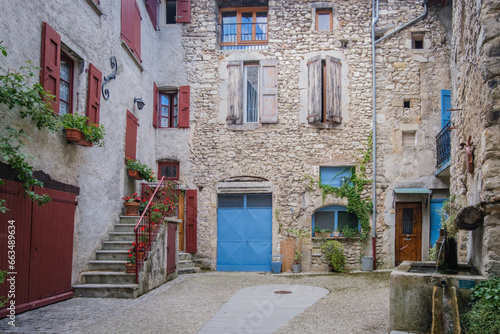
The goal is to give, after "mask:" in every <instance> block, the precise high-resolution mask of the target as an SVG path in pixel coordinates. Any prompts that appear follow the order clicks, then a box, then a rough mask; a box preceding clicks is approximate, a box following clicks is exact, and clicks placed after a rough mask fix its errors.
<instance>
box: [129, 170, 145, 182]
mask: <svg viewBox="0 0 500 334" xmlns="http://www.w3.org/2000/svg"><path fill="white" fill-rule="evenodd" d="M128 176H130V177H132V178H134V179H137V180H142V177H141V176H140V175H139V171H138V170H130V169H129V170H128Z"/></svg>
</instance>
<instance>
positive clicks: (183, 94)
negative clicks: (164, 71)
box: [179, 86, 190, 128]
mask: <svg viewBox="0 0 500 334" xmlns="http://www.w3.org/2000/svg"><path fill="white" fill-rule="evenodd" d="M189 95H190V88H189V86H180V87H179V128H189V99H190V97H189Z"/></svg>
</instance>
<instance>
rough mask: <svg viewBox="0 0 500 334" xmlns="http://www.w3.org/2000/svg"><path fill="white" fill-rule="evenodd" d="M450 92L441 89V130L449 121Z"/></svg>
mask: <svg viewBox="0 0 500 334" xmlns="http://www.w3.org/2000/svg"><path fill="white" fill-rule="evenodd" d="M450 109H451V91H450V90H449V89H441V128H444V126H445V125H446V124H448V122H449V121H450V120H451V111H450Z"/></svg>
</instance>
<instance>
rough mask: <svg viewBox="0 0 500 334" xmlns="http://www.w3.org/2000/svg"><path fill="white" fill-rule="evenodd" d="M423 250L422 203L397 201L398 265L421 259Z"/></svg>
mask: <svg viewBox="0 0 500 334" xmlns="http://www.w3.org/2000/svg"><path fill="white" fill-rule="evenodd" d="M421 250H422V203H396V265H399V264H400V263H401V262H403V261H406V260H408V261H420V260H421V259H422V258H421Z"/></svg>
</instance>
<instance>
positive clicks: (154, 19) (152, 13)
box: [145, 0, 160, 30]
mask: <svg viewBox="0 0 500 334" xmlns="http://www.w3.org/2000/svg"><path fill="white" fill-rule="evenodd" d="M158 2H159V1H158V0H145V4H146V9H147V11H148V14H149V18H150V19H151V23H153V27H154V28H155V30H160V27H159V26H158Z"/></svg>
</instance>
